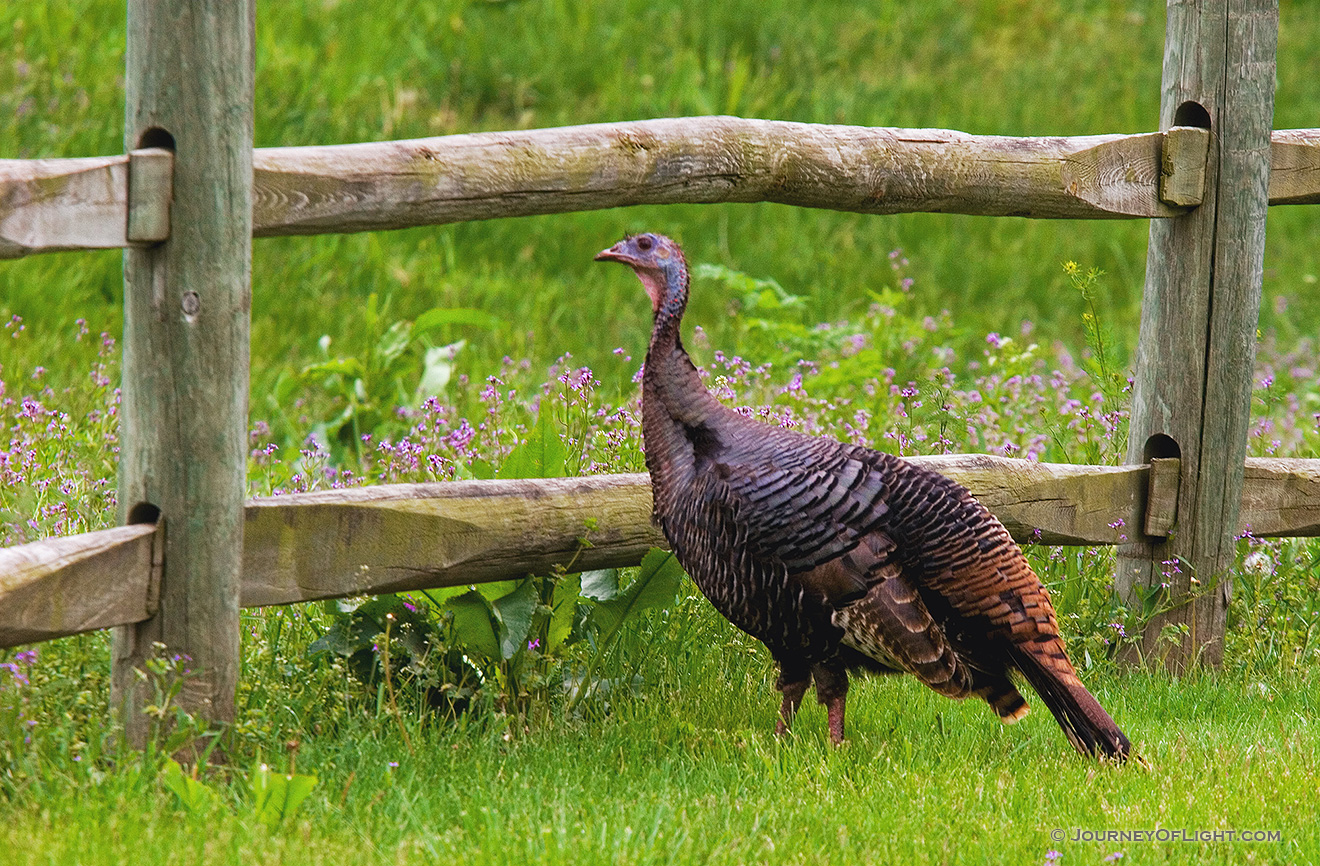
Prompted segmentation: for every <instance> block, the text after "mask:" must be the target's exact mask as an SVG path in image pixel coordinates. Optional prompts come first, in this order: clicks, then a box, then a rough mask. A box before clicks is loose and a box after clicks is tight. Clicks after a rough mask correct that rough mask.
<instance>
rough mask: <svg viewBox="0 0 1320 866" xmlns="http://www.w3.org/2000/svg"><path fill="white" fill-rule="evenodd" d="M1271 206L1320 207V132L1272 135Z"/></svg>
mask: <svg viewBox="0 0 1320 866" xmlns="http://www.w3.org/2000/svg"><path fill="white" fill-rule="evenodd" d="M1270 204H1272V205H1275V204H1320V129H1284V130H1279V131H1277V132H1275V133H1273V134H1272V135H1271V136H1270Z"/></svg>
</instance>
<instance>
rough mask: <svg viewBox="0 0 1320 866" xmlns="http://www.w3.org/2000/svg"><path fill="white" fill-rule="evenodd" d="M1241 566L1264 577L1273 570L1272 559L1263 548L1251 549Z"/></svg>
mask: <svg viewBox="0 0 1320 866" xmlns="http://www.w3.org/2000/svg"><path fill="white" fill-rule="evenodd" d="M1242 567H1243V568H1245V569H1246V570H1247V571H1248V572H1249V573H1251V574H1254V575H1256V576H1257V577H1264V576H1265V575H1267V574H1269V573H1271V572H1272V571H1274V560H1273V559H1271V558H1270V555H1269V554H1268V553H1266V552H1265V551H1263V550H1253V551H1252V552H1251V553H1248V554H1247V558H1246V559H1244V560H1243V561H1242Z"/></svg>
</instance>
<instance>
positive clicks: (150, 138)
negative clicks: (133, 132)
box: [137, 126, 174, 152]
mask: <svg viewBox="0 0 1320 866" xmlns="http://www.w3.org/2000/svg"><path fill="white" fill-rule="evenodd" d="M137 146H138V147H139V148H143V147H161V148H164V149H165V150H168V151H171V152H173V151H174V136H172V135H170V134H169V132H168V131H166V130H164V129H161V128H160V127H159V126H153V127H150V128H149V129H147V130H146V131H145V132H143V133H142V135H140V136H138V145H137Z"/></svg>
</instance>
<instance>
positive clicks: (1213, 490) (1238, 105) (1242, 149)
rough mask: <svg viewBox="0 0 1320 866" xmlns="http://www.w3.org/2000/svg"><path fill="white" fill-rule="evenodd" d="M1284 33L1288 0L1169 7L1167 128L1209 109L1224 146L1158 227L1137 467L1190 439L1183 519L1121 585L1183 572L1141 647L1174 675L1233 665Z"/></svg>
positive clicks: (1134, 442) (1143, 350)
mask: <svg viewBox="0 0 1320 866" xmlns="http://www.w3.org/2000/svg"><path fill="white" fill-rule="evenodd" d="M1277 35H1278V7H1277V3H1276V2H1275V0H1205V2H1199V3H1187V2H1182V0H1170V2H1169V3H1168V26H1167V35H1166V41H1165V53H1164V73H1163V84H1162V86H1163V94H1162V98H1161V103H1160V128H1161V129H1167V128H1169V127H1170V126H1172V125H1173V124H1174V123H1175V118H1176V117H1177V116H1178V115H1179V113H1180V112H1179V109H1180V107H1181V106H1183V105H1184V104H1185V103H1187V102H1195V103H1198V104H1199V105H1200V106H1201V108H1203V109H1204V111H1205V113H1206V114H1208V116H1209V118H1210V130H1211V140H1210V150H1209V156H1208V159H1207V162H1206V182H1205V193H1204V198H1203V201H1202V204H1201V206H1200V207H1198V208H1196V209H1195V210H1193V211H1192V212H1191V213H1189V214H1187V215H1185V216H1181V217H1178V218H1175V219H1170V220H1159V221H1155V222H1152V223H1151V230H1150V249H1149V254H1148V256H1147V265H1146V287H1145V292H1144V295H1143V298H1142V316H1141V331H1140V335H1139V337H1138V342H1137V358H1136V370H1137V373H1136V378H1135V382H1134V387H1133V402H1132V416H1131V423H1130V427H1129V431H1130V438H1129V442H1128V454H1127V462H1129V463H1136V462H1144V461H1145V460H1146V459H1148V458H1149V457H1151V456H1152V455H1151V454H1149V453H1147V452H1148V450H1149V448H1148V443H1149V442H1151V437H1153V436H1163V437H1169V439H1171V440H1172V441H1173V442H1174V443H1176V447H1177V450H1178V452H1179V456H1180V457H1181V458H1182V463H1181V478H1180V481H1179V486H1178V506H1177V514H1178V521H1177V526H1176V527H1175V529H1174V532H1173V534H1172V535H1171V536H1170V537H1169V538H1168V540H1167V541H1164V542H1160V543H1155V544H1150V543H1140V544H1133V545H1128V546H1124V547H1123V548H1122V549H1121V550H1120V554H1119V562H1118V572H1117V576H1116V580H1115V584H1116V587H1117V588H1118V590H1119V591H1120V592H1121V593H1122V594H1123V595H1124V596H1125V597H1126V598H1127V600H1128V601H1129V603H1131V604H1135V603H1137V600H1138V596H1139V595H1140V594H1141V592H1143V591H1149V590H1151V589H1153V588H1156V587H1159V586H1160V585H1161V584H1162V583H1164V582H1165V580H1166V577H1165V576H1164V574H1163V572H1164V571H1165V567H1164V566H1163V563H1164V562H1166V561H1169V560H1174V559H1177V560H1179V561H1180V562H1181V571H1180V573H1178V574H1176V575H1174V576H1173V579H1172V580H1171V581H1170V586H1169V597H1170V601H1171V603H1172V604H1173V605H1175V607H1174V608H1173V609H1172V610H1170V611H1169V612H1168V613H1167V614H1163V615H1160V616H1157V617H1156V618H1154V619H1153V620H1152V621H1151V622H1150V624H1149V625H1148V627H1147V629H1146V632H1145V637H1144V640H1143V645H1142V647H1141V654H1142V656H1143V657H1145V658H1147V659H1154V660H1157V661H1159V662H1162V663H1164V664H1167V665H1168V666H1170V667H1171V668H1173V669H1174V670H1184V669H1186V668H1187V667H1188V666H1189V665H1191V664H1194V663H1196V662H1205V663H1208V664H1212V665H1214V664H1218V663H1219V662H1220V660H1221V659H1222V657H1223V635H1224V628H1225V617H1226V611H1227V602H1228V595H1229V592H1230V590H1231V585H1230V582H1229V580H1228V578H1227V575H1226V569H1227V567H1228V566H1229V564H1230V563H1231V562H1232V558H1233V554H1234V552H1235V549H1236V548H1235V542H1234V534H1235V532H1236V528H1237V525H1238V509H1239V506H1240V504H1241V501H1242V478H1243V465H1244V463H1243V461H1244V455H1245V452H1246V434H1247V422H1248V415H1249V409H1250V397H1251V374H1252V365H1253V362H1254V359H1255V349H1256V322H1257V316H1258V314H1259V309H1260V297H1261V275H1262V261H1263V255H1264V241H1265V212H1266V208H1267V205H1268V203H1269V199H1268V185H1269V176H1270V141H1271V134H1270V127H1271V123H1272V119H1273V109H1274V58H1275V46H1276V41H1277ZM1159 441H1161V442H1165V441H1167V440H1163V439H1161V440H1159ZM1161 447H1164V446H1161ZM1156 456H1160V455H1156ZM1193 580H1195V581H1196V583H1195V584H1193V582H1192V581H1193ZM1170 624H1175V625H1185V626H1186V627H1187V629H1188V631H1187V637H1186V639H1184V640H1182V641H1181V643H1179V644H1176V645H1171V644H1167V643H1166V644H1160V643H1159V636H1160V633H1161V630H1162V629H1163V628H1164V626H1166V625H1170Z"/></svg>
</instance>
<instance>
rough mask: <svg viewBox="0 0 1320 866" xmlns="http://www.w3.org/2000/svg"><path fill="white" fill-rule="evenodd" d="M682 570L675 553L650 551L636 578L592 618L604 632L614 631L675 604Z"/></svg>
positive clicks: (598, 609) (643, 560) (603, 605)
mask: <svg viewBox="0 0 1320 866" xmlns="http://www.w3.org/2000/svg"><path fill="white" fill-rule="evenodd" d="M682 579H683V568H682V566H680V565H679V564H678V560H677V559H676V558H675V557H674V554H672V553H670V552H669V551H667V550H659V549H656V548H652V549H651V551H650V552H649V553H647V554H646V556H645V557H644V558H643V559H642V568H641V571H640V572H639V573H638V575H637V579H636V580H634V581H633V582H632V583H630V584H628V588H627V589H625V590H624V591H623V592H622V593H620V594H619V596H618V598H615V599H612V600H611V601H605V602H600V603H598V604H597V605H596V611H595V614H594V616H595V618H596V619H597V620H598V621H599V622H600V625H601V628H602V629H604V630H605V631H606V632H610V631H613V630H614V629H616V628H617V627H618V626H619V625H620V624H621V623H622V622H623V621H624V620H625V619H627V618H628V617H630V616H633V615H635V614H637V613H639V612H641V611H643V610H646V609H648V608H653V607H665V606H667V605H671V604H673V603H674V598H675V596H677V594H678V587H679V583H680V581H682Z"/></svg>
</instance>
